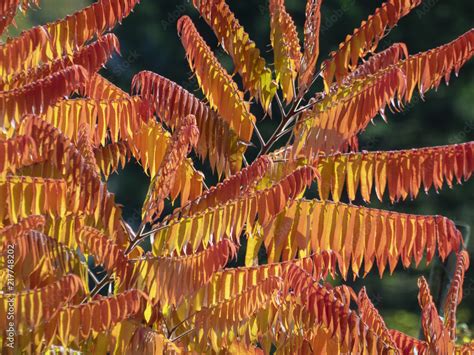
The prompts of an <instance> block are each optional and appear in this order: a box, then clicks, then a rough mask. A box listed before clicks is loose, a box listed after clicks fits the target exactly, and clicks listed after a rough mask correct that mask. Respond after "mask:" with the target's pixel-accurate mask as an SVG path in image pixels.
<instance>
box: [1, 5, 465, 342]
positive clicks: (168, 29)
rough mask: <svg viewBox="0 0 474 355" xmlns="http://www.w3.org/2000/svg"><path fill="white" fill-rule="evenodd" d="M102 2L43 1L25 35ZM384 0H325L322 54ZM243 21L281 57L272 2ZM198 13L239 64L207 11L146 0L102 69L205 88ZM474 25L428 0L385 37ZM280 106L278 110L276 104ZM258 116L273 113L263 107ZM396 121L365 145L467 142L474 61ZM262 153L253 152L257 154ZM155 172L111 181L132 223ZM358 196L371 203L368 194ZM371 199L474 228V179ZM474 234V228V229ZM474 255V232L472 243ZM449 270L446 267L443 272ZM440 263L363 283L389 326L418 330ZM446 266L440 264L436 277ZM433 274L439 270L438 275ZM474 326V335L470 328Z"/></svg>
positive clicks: (239, 12) (270, 124)
mask: <svg viewBox="0 0 474 355" xmlns="http://www.w3.org/2000/svg"><path fill="white" fill-rule="evenodd" d="M91 2H92V1H86V0H75V1H64V0H42V7H41V9H38V10H34V11H29V12H28V14H27V16H26V17H25V16H23V15H19V16H18V17H17V24H18V28H17V29H12V30H10V32H9V34H10V35H16V34H18V32H19V31H21V30H22V29H25V28H29V27H32V26H34V25H38V24H44V23H46V22H49V21H53V20H55V19H59V18H61V17H64V16H65V15H67V14H71V13H72V12H74V11H75V10H78V9H81V8H83V7H85V6H86V5H88V4H90V3H91ZM305 3H306V1H305V0H286V5H287V9H288V11H289V12H290V13H291V15H292V16H293V18H294V20H295V22H296V24H297V27H298V29H299V32H300V34H302V33H303V32H302V26H303V24H304V8H305ZM381 3H382V1H381V0H378V1H370V0H358V1H356V0H326V1H325V2H324V3H323V5H322V22H321V36H320V41H321V51H320V61H322V60H323V59H325V58H326V55H327V54H328V53H329V52H330V51H331V50H334V49H336V48H337V45H338V44H339V43H340V42H341V41H343V40H344V39H345V36H346V35H347V34H349V33H352V31H353V29H354V28H356V27H358V26H359V24H360V22H361V21H362V20H365V19H366V18H367V16H368V15H369V14H371V13H373V11H374V9H375V8H376V7H378V6H380V4H381ZM228 4H229V6H230V7H231V9H232V10H233V11H234V12H235V14H236V16H237V18H238V19H239V20H240V22H241V24H242V25H243V26H244V27H245V29H246V30H247V32H248V33H249V34H250V37H251V38H252V39H253V40H254V41H255V42H256V43H257V46H258V47H259V48H260V49H261V51H262V52H263V55H264V56H265V57H266V59H267V63H272V56H273V54H272V52H271V48H270V46H269V43H270V40H269V15H268V1H266V0H252V1H250V0H248V1H238V0H228ZM185 14H186V15H189V16H191V17H192V18H193V19H194V20H195V23H196V25H197V27H198V29H199V30H200V32H201V33H202V34H203V36H204V37H205V38H206V40H207V41H208V43H209V44H210V45H211V46H212V47H213V49H215V50H216V54H217V56H218V58H219V59H220V60H221V62H222V63H223V64H224V65H225V67H226V68H228V69H229V71H232V63H231V61H230V59H229V57H227V56H226V55H225V54H224V53H223V51H222V50H220V49H219V48H218V47H217V43H216V39H215V37H214V36H213V35H212V32H211V31H210V30H209V28H208V27H207V25H206V24H205V23H204V21H203V20H202V19H199V16H198V14H197V11H196V10H195V9H194V8H193V7H192V5H191V4H190V3H189V2H188V1H187V0H176V1H168V0H142V3H141V4H140V5H139V6H138V7H137V8H136V9H135V12H134V13H133V14H132V15H131V16H130V17H128V18H127V19H125V20H124V22H123V24H122V26H120V27H119V28H117V29H116V30H115V33H116V34H117V35H118V37H119V39H120V43H121V54H122V56H120V57H119V56H116V57H114V58H113V59H112V60H110V62H109V63H108V65H107V68H106V69H104V70H103V72H102V74H103V75H104V76H105V77H106V78H108V79H109V80H111V81H112V82H114V83H115V84H117V85H119V86H120V87H122V88H123V89H124V90H126V91H129V90H130V83H131V79H132V77H133V75H134V74H136V73H137V72H139V71H141V70H151V71H154V72H157V73H159V74H161V75H164V76H166V77H168V78H170V79H172V80H174V81H176V82H177V83H178V84H180V85H181V86H184V87H185V88H187V89H188V90H190V91H193V92H195V94H196V95H198V96H199V95H200V93H199V92H198V90H197V89H198V86H197V84H196V82H195V80H194V79H192V78H191V73H190V70H189V67H188V65H187V62H186V60H185V55H184V50H183V48H182V47H181V43H180V41H179V39H178V37H177V34H176V22H177V20H178V18H179V17H180V16H182V15H185ZM472 27H474V1H472V0H458V1H449V0H425V1H424V2H423V3H422V5H420V6H419V7H418V8H417V9H415V10H414V11H413V12H412V13H411V14H410V15H408V16H407V17H405V18H403V19H402V20H401V21H400V22H399V24H398V26H397V27H395V28H394V29H393V30H392V31H391V33H390V34H389V36H388V37H386V38H385V39H384V40H382V42H381V44H380V47H379V49H384V48H386V47H388V46H390V45H391V44H392V43H395V42H404V43H406V44H407V46H408V49H409V52H410V53H411V54H413V53H417V52H419V51H424V50H428V49H430V48H433V47H436V46H439V45H442V44H444V43H446V42H449V41H451V40H453V39H455V38H456V37H457V36H459V35H461V34H462V33H464V32H466V31H467V30H469V29H470V28H472ZM275 112H276V111H275ZM257 114H258V116H257V117H263V116H262V115H261V113H259V112H257ZM387 117H388V124H386V123H384V122H383V121H382V120H381V119H380V118H379V117H378V118H376V119H375V122H376V125H370V126H369V127H368V128H367V130H366V131H365V132H364V133H363V134H362V135H361V136H360V148H361V149H364V150H369V151H373V150H393V149H407V148H417V147H424V146H435V145H444V144H453V143H461V142H467V141H471V140H474V60H471V62H469V63H468V64H467V65H465V66H464V67H463V68H462V69H461V72H460V78H455V77H454V76H453V77H452V78H451V81H450V85H449V87H447V86H446V85H444V84H442V85H441V87H440V88H439V90H438V91H437V92H434V91H430V92H428V94H427V95H426V96H425V97H424V99H421V98H419V97H415V98H414V99H413V102H412V103H411V104H409V105H408V106H407V107H406V109H405V110H404V112H402V113H399V114H396V115H395V114H391V113H388V114H387ZM277 124H278V117H275V118H274V119H273V120H269V119H265V121H263V122H262V123H260V125H259V127H261V131H262V134H263V135H264V137H265V138H267V137H269V136H270V134H271V132H272V130H273V129H275V128H276V126H277ZM252 154H255V152H254V153H252V152H249V154H248V157H249V158H251V156H252ZM196 164H197V166H198V167H199V168H200V169H202V170H203V171H204V173H205V174H206V177H207V181H208V182H209V183H211V184H212V183H215V182H216V179H217V178H216V177H215V176H214V175H213V174H212V173H211V172H210V171H208V170H207V169H206V167H205V166H203V165H202V164H200V162H197V161H196ZM148 183H149V179H148V178H147V176H146V175H145V174H144V173H143V172H142V170H141V168H140V167H139V166H138V165H137V164H136V163H130V164H129V166H127V167H126V169H125V171H124V172H121V173H120V174H119V175H115V176H113V177H112V178H111V180H110V183H109V188H110V190H112V191H113V192H115V193H116V195H117V200H118V202H119V203H121V204H123V205H124V216H125V218H126V220H127V222H129V223H130V224H131V225H132V226H135V227H136V226H137V225H138V224H139V216H140V211H141V206H142V203H143V200H144V197H145V194H146V191H147V189H148ZM356 203H358V204H361V205H364V202H363V201H361V200H360V201H356ZM371 207H376V208H384V209H389V210H393V211H400V212H408V213H417V214H441V215H444V216H447V217H449V218H451V219H452V220H454V221H455V222H457V223H458V224H460V225H465V226H467V227H468V228H469V227H471V228H472V227H474V181H473V180H471V181H468V182H467V183H465V184H464V185H463V186H461V185H455V186H454V187H453V189H449V188H448V187H447V186H445V188H444V189H443V190H442V191H440V192H439V193H436V192H435V191H434V190H431V191H430V193H429V196H426V195H425V194H421V193H420V196H419V197H418V198H417V199H416V200H415V201H405V202H401V203H396V204H394V205H391V204H389V203H378V202H377V201H375V200H374V202H373V203H372V204H371ZM473 232H474V231H473ZM469 251H470V254H471V256H472V255H474V236H471V241H470V243H469ZM439 269H441V271H440V270H439ZM430 270H431V266H430V267H425V266H424V265H420V267H419V268H417V269H416V270H415V269H408V270H404V269H401V268H398V269H397V270H396V271H395V272H394V274H393V275H392V276H389V275H388V273H387V274H386V276H385V277H384V279H383V280H380V279H379V277H378V276H377V274H376V270H374V271H375V272H371V273H370V274H369V276H368V277H367V278H365V279H363V280H357V281H356V282H355V283H354V287H355V288H356V290H358V289H360V287H361V286H362V285H365V286H366V287H367V291H368V295H369V297H370V298H371V299H372V301H373V302H374V304H375V305H376V307H378V308H379V310H380V312H381V314H382V315H383V316H384V317H385V319H386V321H387V323H388V326H389V327H393V328H397V329H400V330H403V331H405V332H408V333H409V334H411V335H413V336H418V334H419V329H420V312H419V308H418V303H417V298H416V297H417V282H416V281H417V278H418V277H419V276H420V275H425V277H427V278H428V277H430ZM440 273H442V265H438V267H437V271H436V272H435V273H434V275H440ZM432 276H433V275H432ZM458 321H459V322H460V323H463V325H462V327H463V333H462V334H463V336H466V337H473V335H472V333H471V332H474V267H471V269H470V271H469V272H468V273H467V274H466V279H465V281H464V301H463V303H462V304H461V306H460V308H459V310H458ZM470 333H471V334H470Z"/></svg>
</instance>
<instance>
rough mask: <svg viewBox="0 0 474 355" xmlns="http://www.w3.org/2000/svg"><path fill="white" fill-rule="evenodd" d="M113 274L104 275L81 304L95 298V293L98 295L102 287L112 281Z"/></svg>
mask: <svg viewBox="0 0 474 355" xmlns="http://www.w3.org/2000/svg"><path fill="white" fill-rule="evenodd" d="M112 281H113V279H112V276H111V275H109V274H107V275H105V276H104V278H103V279H102V280H101V281H100V282H99V283H98V284H96V285H95V286H94V289H93V290H92V291H91V293H90V294H89V295H87V296H86V297H85V298H84V299H83V300H82V302H81V304H83V303H86V302H87V301H88V300H89V299H91V298H93V297H94V296H95V295H97V294H98V293H99V292H100V290H102V288H103V287H104V286H105V285H107V284H108V283H109V282H112Z"/></svg>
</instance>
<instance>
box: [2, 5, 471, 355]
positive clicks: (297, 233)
mask: <svg viewBox="0 0 474 355" xmlns="http://www.w3.org/2000/svg"><path fill="white" fill-rule="evenodd" d="M144 1H149V0H144ZM137 3H138V0H100V1H98V2H96V3H94V4H92V5H91V6H89V7H87V8H85V9H83V10H81V11H78V12H76V13H74V14H72V15H70V16H68V17H66V18H65V19H63V20H59V21H57V22H53V23H49V24H46V25H43V26H38V27H34V28H32V29H30V30H27V31H24V32H22V33H21V34H20V35H19V36H18V37H16V38H9V39H8V40H6V41H5V42H4V43H2V44H1V45H0V86H1V89H0V90H1V92H0V124H1V128H2V129H1V131H0V136H1V140H0V227H1V229H0V236H1V239H0V248H1V249H0V251H1V258H2V259H1V261H2V262H1V263H2V271H1V274H0V275H1V277H0V282H1V287H2V292H1V293H0V331H1V337H0V344H1V346H2V349H3V351H4V352H6V353H8V352H14V353H40V352H48V351H49V352H68V351H80V352H83V353H94V354H105V353H117V354H123V353H133V354H141V353H144V354H148V353H163V352H164V353H188V352H194V353H203V352H204V353H213V352H230V353H235V354H243V353H262V352H264V353H270V352H274V351H276V352H278V353H316V354H326V353H327V354H336V353H346V354H348V353H352V354H362V353H364V354H365V353H391V354H428V353H439V354H452V353H455V352H457V353H462V354H468V353H472V351H473V350H474V345H473V343H471V344H460V343H459V341H457V339H456V308H457V306H458V304H459V303H460V301H461V298H462V284H463V279H464V273H465V271H466V269H467V267H468V263H469V262H468V254H467V252H466V251H465V250H464V248H465V245H464V244H465V243H464V241H463V238H462V235H461V233H460V231H459V230H458V229H457V228H456V226H455V224H454V223H453V222H452V221H451V220H449V219H447V218H445V217H441V216H419V215H410V214H402V213H396V212H388V211H382V210H377V209H372V208H367V207H361V206H357V205H354V204H352V201H355V200H356V199H360V198H361V199H363V200H364V201H365V202H367V203H369V202H370V201H372V200H374V199H379V200H381V201H382V200H389V201H391V202H396V201H401V200H405V199H407V198H416V197H417V195H418V193H419V190H420V189H421V188H423V189H424V190H425V191H428V190H431V189H434V190H439V189H441V188H442V186H443V185H444V184H447V185H448V186H452V184H454V183H460V182H461V181H464V180H467V179H468V178H469V177H470V176H471V174H472V172H473V171H474V142H467V143H464V144H455V145H446V146H440V147H430V148H423V149H412V150H400V151H389V152H380V151H377V152H366V151H362V152H358V150H357V135H358V134H359V133H361V132H362V131H364V129H365V128H366V126H367V125H368V123H369V122H371V120H373V119H374V118H375V117H376V116H377V115H379V114H380V115H382V117H385V116H384V110H385V109H387V108H388V109H390V110H391V111H394V112H397V111H400V110H403V107H404V105H406V104H408V103H409V102H410V100H411V99H412V98H413V96H414V95H418V94H417V93H415V91H417V92H418V93H419V94H420V95H423V94H424V93H425V92H426V91H428V90H430V89H436V88H437V87H438V86H439V85H440V83H441V81H443V80H444V81H446V82H447V81H448V80H449V78H450V76H451V74H452V72H453V71H454V72H455V73H456V74H457V73H458V71H459V70H460V68H461V66H463V65H464V63H466V61H467V60H469V59H470V58H471V57H472V55H473V53H474V30H472V29H471V30H470V31H468V32H466V33H464V34H462V35H461V36H459V37H458V38H456V39H454V40H453V41H452V42H450V43H447V44H445V45H442V46H440V47H438V48H435V49H431V50H429V51H427V52H422V53H418V54H414V55H409V54H408V50H407V47H406V45H405V44H403V43H396V44H393V45H391V46H390V47H388V48H386V49H383V50H380V51H377V45H378V44H379V42H380V41H381V39H382V38H383V37H384V36H385V34H386V33H387V32H388V31H389V30H390V29H391V28H393V27H394V26H395V25H396V24H397V22H398V20H399V19H401V18H402V17H404V16H405V15H408V13H409V12H410V11H411V10H413V9H414V8H415V7H416V6H418V5H419V4H420V3H421V0H388V1H387V2H385V3H383V4H382V5H381V6H380V7H379V8H377V9H376V10H375V12H374V14H373V15H371V16H369V17H368V18H367V20H366V21H363V22H362V23H361V25H360V27H359V28H358V29H356V30H354V32H353V33H352V34H351V35H349V36H347V37H346V39H345V40H344V42H342V43H341V44H340V45H339V47H338V49H337V50H336V51H335V52H332V53H330V54H329V56H327V57H326V58H325V59H324V60H323V61H321V62H320V64H319V65H318V58H319V28H320V23H321V11H320V10H321V1H317V0H309V1H307V4H306V20H305V24H304V45H303V46H302V47H301V46H300V40H299V37H298V34H297V32H296V27H295V25H294V22H293V20H292V18H291V16H290V14H289V13H288V12H287V11H286V9H285V5H284V3H283V0H271V1H270V2H269V13H270V24H271V32H270V36H269V41H270V42H271V44H272V47H273V54H274V60H273V62H274V64H273V65H271V66H270V65H269V64H267V63H266V62H265V60H264V59H263V57H262V55H261V52H260V51H259V50H258V49H257V48H256V46H255V43H254V42H252V41H251V40H250V38H249V35H248V34H247V33H246V32H245V30H244V28H243V27H242V26H241V25H240V24H239V22H238V20H237V19H236V18H235V16H234V14H233V13H232V12H231V10H230V9H229V7H228V5H227V4H226V3H225V2H224V0H200V1H199V0H194V1H193V4H194V7H195V8H196V9H197V10H198V11H199V14H200V16H201V18H202V19H203V20H204V21H205V22H207V23H208V24H209V26H210V27H211V28H212V30H213V31H214V33H215V35H216V37H217V40H218V42H219V43H220V44H221V45H222V49H223V50H224V51H225V52H226V53H227V54H228V55H229V56H230V57H231V58H232V60H233V63H234V69H235V73H236V75H237V73H238V75H239V76H240V79H239V81H238V82H239V83H241V85H242V87H239V85H238V84H237V81H234V78H233V76H231V75H230V74H229V73H228V72H227V71H226V69H225V68H224V67H223V66H221V64H220V63H219V61H218V60H217V59H216V57H215V55H214V54H213V51H212V50H211V48H210V47H209V46H208V45H207V44H206V42H205V41H204V40H203V38H202V37H201V35H200V34H199V33H198V31H197V30H196V27H195V25H194V24H193V21H192V20H191V19H190V18H189V17H187V16H183V17H182V18H180V19H179V20H178V21H177V32H178V35H179V38H180V40H181V42H182V44H183V47H184V50H185V53H186V57H187V60H188V62H189V66H190V68H191V70H192V72H193V74H194V75H195V77H196V78H197V81H198V84H199V87H200V88H201V90H202V94H203V97H205V100H201V99H199V98H198V97H196V96H195V95H193V94H192V93H190V92H188V91H186V90H185V89H184V88H182V87H180V86H179V85H178V84H176V83H174V82H172V81H170V80H168V79H166V78H164V77H162V76H160V75H158V74H155V73H151V72H147V71H144V72H140V73H138V74H136V76H135V77H134V79H133V83H132V93H126V92H124V91H122V90H121V89H120V88H118V87H117V86H115V85H114V84H113V83H111V82H110V81H108V80H106V79H105V78H104V77H102V76H101V75H100V74H98V70H99V69H100V68H101V67H102V66H103V65H104V64H105V63H106V62H107V60H108V59H109V58H110V57H111V56H112V55H113V54H114V53H115V52H118V51H119V41H118V39H117V38H116V37H115V36H114V35H113V34H112V33H110V32H109V31H110V30H111V29H112V28H113V27H114V26H115V25H117V23H119V22H121V21H122V19H123V18H124V17H126V16H128V15H129V14H130V12H131V11H132V10H133V8H134V7H135V6H136V5H137ZM36 5H40V4H39V1H38V0H37V1H34V2H33V1H28V0H2V2H1V5H0V31H3V30H4V29H5V28H7V27H8V25H9V24H10V22H11V21H12V19H13V17H14V15H15V13H16V11H17V10H18V9H19V10H21V11H27V8H28V7H29V6H36ZM317 80H322V82H323V83H324V85H320V87H322V88H323V89H322V91H321V92H317V93H316V94H314V91H315V86H314V83H315V82H316V81H317ZM252 105H253V107H252ZM257 108H259V109H258V110H257ZM257 112H262V113H261V116H262V117H260V118H259V119H257V117H256V116H255V115H258V114H257ZM272 113H273V114H272ZM270 117H272V119H274V120H277V122H279V126H278V128H277V129H276V130H275V131H274V133H273V135H272V136H271V137H270V138H269V139H267V140H266V141H265V140H264V138H262V135H261V134H260V133H259V131H258V122H261V121H262V120H264V119H270ZM282 140H284V141H287V142H288V143H287V144H286V145H284V146H283V148H279V149H277V150H272V148H273V147H274V146H275V143H278V144H280V146H281V144H282V143H284V142H282ZM255 156H256V158H255V159H254V160H253V161H252V160H251V159H250V158H249V157H255ZM196 157H197V158H200V159H202V161H203V162H204V164H209V167H210V169H212V170H213V171H214V172H215V173H216V174H215V175H216V176H218V177H219V181H220V182H219V183H217V185H215V186H212V187H209V188H208V187H207V186H206V183H205V180H206V177H205V176H203V174H202V173H200V172H199V171H197V170H196V168H195V164H193V159H192V158H196ZM246 157H247V158H246ZM131 159H134V160H136V161H137V162H138V163H139V164H140V165H141V166H142V167H143V169H144V171H145V172H146V173H147V174H148V175H149V176H150V179H151V183H150V186H149V190H148V193H147V195H146V199H145V202H144V204H143V210H142V216H141V224H140V226H139V228H138V229H136V230H133V229H132V228H131V227H130V226H129V225H128V224H127V223H126V222H125V221H124V219H123V218H122V208H121V206H120V205H118V204H117V203H116V202H115V200H114V195H113V194H111V193H110V192H108V190H107V185H106V182H107V179H108V177H109V176H110V175H111V174H112V173H115V172H117V171H119V170H120V169H121V168H122V167H123V166H124V165H125V164H126V163H127V162H129V161H130V160H131ZM311 185H313V186H312V188H313V189H317V192H318V194H319V198H317V199H307V196H308V194H307V193H306V192H307V190H308V189H309V188H310V187H311ZM305 196H306V198H305ZM341 197H342V198H343V199H344V200H348V201H350V202H351V203H350V204H344V203H341V202H340V200H341ZM167 200H170V201H171V202H173V203H174V211H173V212H171V213H167V211H168V210H169V209H168V208H165V202H166V201H167ZM166 203H168V202H166ZM451 253H455V256H456V260H457V261H456V267H455V270H454V275H453V277H452V282H451V284H450V290H449V293H448V295H447V297H446V301H445V302H444V304H442V305H441V306H440V307H437V306H436V304H435V301H434V300H433V298H432V296H431V295H430V289H429V285H428V284H427V282H426V281H425V279H424V278H420V280H419V289H420V291H419V296H418V301H419V304H420V307H421V314H422V318H421V328H422V331H423V336H422V337H421V339H416V338H414V337H411V336H408V335H406V334H404V333H402V332H400V331H397V330H392V329H388V327H387V326H386V324H385V323H384V320H383V319H382V318H381V316H380V315H379V313H378V311H377V309H376V308H375V307H374V305H373V304H372V303H371V301H370V299H369V297H368V296H367V293H366V291H365V289H362V290H360V291H359V292H356V291H354V290H353V289H352V288H351V287H349V286H347V285H341V286H332V285H333V284H330V283H329V282H328V280H330V279H331V278H336V277H340V278H341V279H342V280H345V279H346V278H354V277H362V276H365V275H366V274H367V273H368V272H369V271H370V270H371V269H372V268H373V267H374V266H376V267H377V269H378V272H379V273H380V276H383V275H384V274H386V273H387V272H392V271H393V270H394V269H395V267H396V266H397V265H398V264H401V265H403V266H404V267H409V266H412V265H415V266H417V265H418V264H419V263H420V262H421V261H422V260H426V262H427V263H429V262H430V261H432V259H433V258H434V257H437V256H439V257H440V258H441V259H442V260H444V259H446V258H447V256H448V255H450V254H451ZM237 254H238V255H240V258H239V263H238V265H240V267H234V266H232V265H235V262H234V263H232V260H233V259H234V258H235V257H236V255H237ZM98 266H101V267H102V268H103V271H102V272H96V271H97V268H96V267H98ZM438 312H440V313H441V314H439V313H438Z"/></svg>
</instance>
